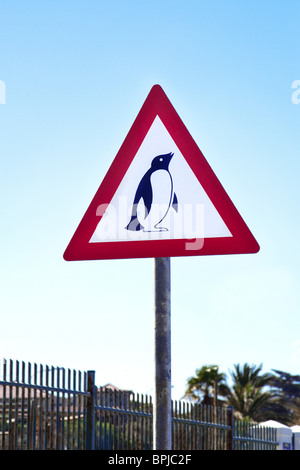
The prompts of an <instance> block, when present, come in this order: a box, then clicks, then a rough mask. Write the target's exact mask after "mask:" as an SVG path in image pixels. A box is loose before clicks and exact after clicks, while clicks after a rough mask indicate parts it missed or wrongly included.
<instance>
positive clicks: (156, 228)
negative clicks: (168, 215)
mask: <svg viewBox="0 0 300 470" xmlns="http://www.w3.org/2000/svg"><path fill="white" fill-rule="evenodd" d="M168 231H169V229H168V228H166V227H154V228H152V229H149V230H146V229H145V228H144V229H143V232H168Z"/></svg>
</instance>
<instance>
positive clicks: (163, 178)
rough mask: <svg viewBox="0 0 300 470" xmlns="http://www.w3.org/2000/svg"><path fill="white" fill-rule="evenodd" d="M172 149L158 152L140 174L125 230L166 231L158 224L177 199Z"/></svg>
mask: <svg viewBox="0 0 300 470" xmlns="http://www.w3.org/2000/svg"><path fill="white" fill-rule="evenodd" d="M173 155H174V153H167V154H164V155H158V156H157V157H155V158H154V159H153V160H152V162H151V166H150V168H149V170H147V171H146V173H145V174H144V176H143V177H142V179H141V181H140V183H139V185H138V187H137V190H136V193H135V197H134V201H133V205H132V212H131V219H130V222H129V224H128V225H127V226H126V227H125V228H126V229H127V230H132V231H139V230H143V231H144V232H161V231H168V230H169V229H168V228H167V227H162V226H161V225H160V224H161V222H162V221H163V220H164V219H165V217H166V216H167V214H168V212H169V210H170V208H171V207H172V208H173V209H174V210H175V211H176V212H177V210H178V200H177V196H176V193H175V192H174V188H173V179H172V176H171V173H170V171H169V164H170V161H171V159H172V157H173Z"/></svg>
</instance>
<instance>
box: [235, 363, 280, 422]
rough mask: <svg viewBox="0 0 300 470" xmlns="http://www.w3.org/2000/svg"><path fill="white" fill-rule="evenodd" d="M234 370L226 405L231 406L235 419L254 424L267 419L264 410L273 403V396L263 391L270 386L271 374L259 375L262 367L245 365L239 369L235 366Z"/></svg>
mask: <svg viewBox="0 0 300 470" xmlns="http://www.w3.org/2000/svg"><path fill="white" fill-rule="evenodd" d="M234 368H235V370H234V371H233V372H231V376H232V379H233V385H232V390H231V392H230V394H229V395H228V398H227V403H228V404H229V405H231V406H233V408H234V413H235V416H236V418H238V419H246V420H250V421H252V420H253V421H256V422H259V421H263V420H265V419H268V415H267V414H266V409H267V408H268V406H270V405H272V404H273V403H274V396H273V395H272V394H271V393H270V392H269V391H264V390H263V389H265V387H267V386H270V385H271V383H272V380H273V376H272V374H268V373H265V374H261V371H262V365H260V366H258V367H256V366H250V365H249V364H247V363H246V364H244V366H243V367H242V368H241V366H240V365H239V364H237V365H236V364H235V365H234Z"/></svg>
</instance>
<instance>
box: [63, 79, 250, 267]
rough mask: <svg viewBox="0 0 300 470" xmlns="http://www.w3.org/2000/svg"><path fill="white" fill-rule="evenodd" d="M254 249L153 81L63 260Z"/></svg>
mask: <svg viewBox="0 0 300 470" xmlns="http://www.w3.org/2000/svg"><path fill="white" fill-rule="evenodd" d="M258 251H259V245H258V243H257V242H256V240H255V238H254V237H253V235H252V233H251V232H250V230H249V229H248V227H247V225H246V224H245V222H244V220H243V219H242V217H241V216H240V214H239V213H238V211H237V209H236V208H235V206H234V205H233V203H232V201H231V200H230V198H229V196H228V195H227V193H226V192H225V190H224V188H223V187H222V185H221V184H220V182H219V180H218V178H217V177H216V175H215V174H214V172H213V171H212V169H211V167H210V166H209V164H208V163H207V161H206V159H205V157H204V156H203V154H202V152H201V151H200V150H199V148H198V146H197V145H196V143H195V142H194V140H193V138H192V137H191V135H190V134H189V132H188V130H187V129H186V127H185V126H184V124H183V122H182V121H181V119H180V117H179V116H178V114H177V112H176V111H175V109H174V107H173V106H172V104H171V103H170V101H169V99H168V98H167V96H166V94H165V93H164V91H163V90H162V88H161V87H160V86H159V85H155V86H153V88H152V89H151V91H150V93H149V95H148V97H147V98H146V100H145V102H144V104H143V106H142V108H141V110H140V112H139V114H138V116H137V118H136V120H135V121H134V123H133V125H132V127H131V129H130V131H129V133H128V135H127V136H126V138H125V140H124V142H123V145H122V146H121V148H120V150H119V152H118V154H117V155H116V157H115V159H114V161H113V163H112V165H111V167H110V169H109V170H108V172H107V174H106V176H105V178H104V180H103V182H102V183H101V185H100V187H99V189H98V191H97V193H96V195H95V196H94V198H93V200H92V202H91V204H90V206H89V207H88V209H87V211H86V213H85V215H84V217H83V219H82V220H81V222H80V224H79V226H78V228H77V230H76V231H75V233H74V235H73V237H72V239H71V241H70V243H69V245H68V247H67V249H66V251H65V253H64V259H65V260H67V261H76V260H78V261H79V260H96V259H121V258H149V257H151V258H156V257H173V256H203V255H222V254H238V253H240V254H241V253H257V252H258Z"/></svg>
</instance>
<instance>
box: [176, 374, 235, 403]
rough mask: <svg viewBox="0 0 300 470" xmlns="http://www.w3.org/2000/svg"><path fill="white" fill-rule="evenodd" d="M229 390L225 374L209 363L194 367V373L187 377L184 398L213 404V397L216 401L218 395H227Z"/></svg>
mask: <svg viewBox="0 0 300 470" xmlns="http://www.w3.org/2000/svg"><path fill="white" fill-rule="evenodd" d="M229 392H230V390H229V387H228V386H227V383H226V374H224V373H221V372H219V368H218V366H216V365H210V366H203V367H201V369H196V375H195V376H194V377H190V378H189V379H188V381H187V388H186V391H185V394H184V398H190V399H192V400H193V401H197V402H198V403H201V404H204V405H213V403H214V398H215V400H216V401H217V402H218V396H221V397H227V395H228V393H229Z"/></svg>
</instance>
